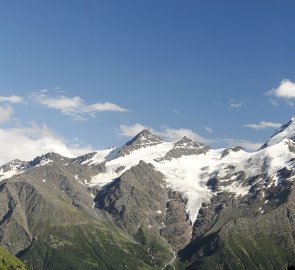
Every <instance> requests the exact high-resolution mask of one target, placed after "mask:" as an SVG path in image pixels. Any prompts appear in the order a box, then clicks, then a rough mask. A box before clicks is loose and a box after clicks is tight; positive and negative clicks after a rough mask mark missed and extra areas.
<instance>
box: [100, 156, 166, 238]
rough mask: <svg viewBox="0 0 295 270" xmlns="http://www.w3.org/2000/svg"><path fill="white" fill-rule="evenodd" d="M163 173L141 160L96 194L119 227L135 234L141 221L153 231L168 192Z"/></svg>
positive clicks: (160, 220) (162, 213) (160, 221)
mask: <svg viewBox="0 0 295 270" xmlns="http://www.w3.org/2000/svg"><path fill="white" fill-rule="evenodd" d="M163 178H164V176H163V174H161V173H160V172H157V171H156V170H155V169H154V166H153V165H151V164H147V163H145V162H144V161H141V162H140V163H139V164H138V165H137V166H134V167H132V168H131V169H130V170H128V171H126V172H125V173H124V174H123V175H122V176H120V177H119V178H117V179H115V180H114V181H113V182H112V183H110V184H109V185H107V186H105V187H104V188H103V189H102V190H101V191H99V193H98V194H97V196H96V198H95V202H96V207H98V208H99V209H103V210H106V211H107V212H108V213H110V214H111V216H112V217H113V218H114V222H115V223H116V224H117V225H118V226H119V227H121V228H123V229H125V230H126V231H128V232H129V233H130V234H133V235H135V234H136V233H137V231H138V228H139V227H140V226H141V224H142V223H144V224H146V226H148V227H149V228H154V229H155V230H156V231H157V230H159V227H160V225H161V223H162V220H163V218H164V215H165V205H166V201H167V192H166V188H165V181H164V179H163Z"/></svg>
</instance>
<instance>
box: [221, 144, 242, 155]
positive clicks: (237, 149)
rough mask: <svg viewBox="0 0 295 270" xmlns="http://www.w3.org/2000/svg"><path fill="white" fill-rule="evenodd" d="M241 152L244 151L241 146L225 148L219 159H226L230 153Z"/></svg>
mask: <svg viewBox="0 0 295 270" xmlns="http://www.w3.org/2000/svg"><path fill="white" fill-rule="evenodd" d="M241 150H244V149H243V147H241V146H236V147H230V148H227V149H225V150H224V151H223V152H222V154H221V158H224V157H226V156H227V155H229V153H230V152H238V151H241Z"/></svg>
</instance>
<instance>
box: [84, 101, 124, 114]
mask: <svg viewBox="0 0 295 270" xmlns="http://www.w3.org/2000/svg"><path fill="white" fill-rule="evenodd" d="M83 111H85V112H95V111H97V112H106V111H113V112H126V111H128V110H127V109H124V108H122V107H120V106H118V105H117V104H114V103H110V102H105V103H95V104H92V105H89V106H86V107H85V108H84V110H83Z"/></svg>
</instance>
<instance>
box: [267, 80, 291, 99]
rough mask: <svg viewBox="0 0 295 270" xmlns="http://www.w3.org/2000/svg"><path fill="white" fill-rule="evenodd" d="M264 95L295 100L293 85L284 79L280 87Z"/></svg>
mask: <svg viewBox="0 0 295 270" xmlns="http://www.w3.org/2000/svg"><path fill="white" fill-rule="evenodd" d="M265 94H266V95H274V96H276V97H279V98H286V99H290V98H291V99H293V98H295V83H293V82H292V81H290V80H287V79H284V80H282V81H281V83H280V85H279V86H278V87H277V88H275V89H272V90H270V91H268V92H266V93H265Z"/></svg>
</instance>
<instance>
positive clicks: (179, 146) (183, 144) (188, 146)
mask: <svg viewBox="0 0 295 270" xmlns="http://www.w3.org/2000/svg"><path fill="white" fill-rule="evenodd" d="M209 149H210V147H209V146H208V145H206V144H204V143H200V142H195V141H193V140H191V139H190V138H188V137H186V136H184V137H182V138H181V139H180V140H179V141H177V142H176V143H174V146H173V148H172V149H171V150H170V151H168V152H167V154H166V155H165V156H164V157H163V158H162V159H160V160H159V161H161V160H171V159H173V158H180V157H182V156H193V155H200V154H205V153H207V152H208V151H209Z"/></svg>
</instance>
